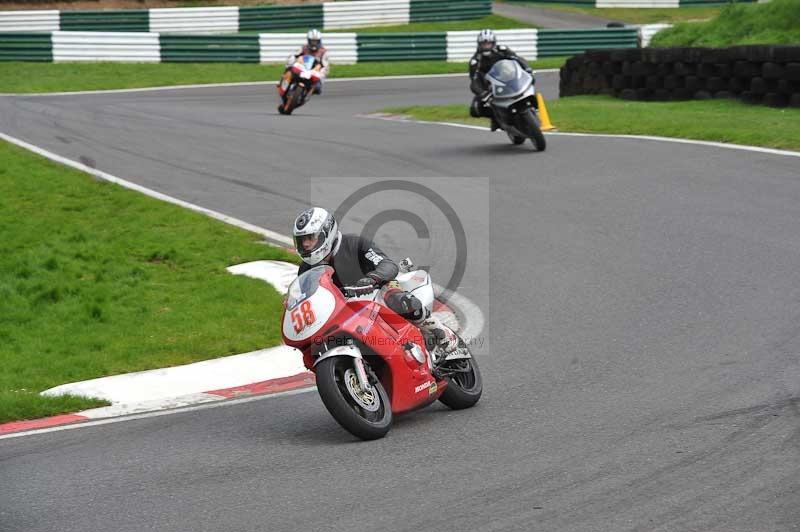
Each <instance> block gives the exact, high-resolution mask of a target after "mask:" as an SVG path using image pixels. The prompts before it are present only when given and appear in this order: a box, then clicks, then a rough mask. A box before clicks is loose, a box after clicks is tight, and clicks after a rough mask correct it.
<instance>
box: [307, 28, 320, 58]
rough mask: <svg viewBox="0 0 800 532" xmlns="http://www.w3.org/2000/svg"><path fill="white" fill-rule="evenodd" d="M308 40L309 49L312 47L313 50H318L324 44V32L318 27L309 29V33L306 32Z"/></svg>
mask: <svg viewBox="0 0 800 532" xmlns="http://www.w3.org/2000/svg"><path fill="white" fill-rule="evenodd" d="M306 41H307V42H308V47H309V49H311V51H312V52H316V51H317V50H319V48H320V46H322V34H321V33H320V32H319V30H317V29H311V30H308V33H306Z"/></svg>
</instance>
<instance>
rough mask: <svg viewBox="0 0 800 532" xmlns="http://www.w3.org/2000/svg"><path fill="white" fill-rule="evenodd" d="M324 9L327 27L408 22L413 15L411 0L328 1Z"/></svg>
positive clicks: (387, 24)
mask: <svg viewBox="0 0 800 532" xmlns="http://www.w3.org/2000/svg"><path fill="white" fill-rule="evenodd" d="M322 9H323V13H324V18H325V29H332V28H334V29H335V28H355V27H358V26H393V25H399V24H408V23H409V20H410V17H411V2H410V1H409V0H362V1H360V2H326V3H324V4H322Z"/></svg>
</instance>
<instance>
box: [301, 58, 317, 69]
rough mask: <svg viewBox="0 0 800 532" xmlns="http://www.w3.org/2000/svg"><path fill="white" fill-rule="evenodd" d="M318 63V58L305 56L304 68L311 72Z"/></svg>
mask: <svg viewBox="0 0 800 532" xmlns="http://www.w3.org/2000/svg"><path fill="white" fill-rule="evenodd" d="M316 62H317V58H316V57H314V56H313V55H304V56H303V66H304V67H306V70H311V69H313V68H314V63H316Z"/></svg>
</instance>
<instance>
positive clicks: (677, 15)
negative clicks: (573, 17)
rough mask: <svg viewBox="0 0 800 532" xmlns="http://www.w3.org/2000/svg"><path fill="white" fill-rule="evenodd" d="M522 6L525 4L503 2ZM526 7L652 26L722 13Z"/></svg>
mask: <svg viewBox="0 0 800 532" xmlns="http://www.w3.org/2000/svg"><path fill="white" fill-rule="evenodd" d="M504 3H507V4H513V5H517V6H524V5H525V2H504ZM528 5H530V6H531V7H536V8H546V9H552V10H555V11H563V12H566V13H581V14H584V15H590V16H593V17H598V18H604V19H608V20H617V21H620V22H627V23H628V24H654V23H656V22H668V23H674V22H686V21H689V20H707V19H711V18H713V17H715V16H717V15H719V13H720V12H721V11H722V6H686V7H680V8H677V9H676V8H658V7H656V8H649V7H648V8H629V7H603V8H597V7H590V6H580V5H569V4H555V3H541V2H531V3H529V4H528Z"/></svg>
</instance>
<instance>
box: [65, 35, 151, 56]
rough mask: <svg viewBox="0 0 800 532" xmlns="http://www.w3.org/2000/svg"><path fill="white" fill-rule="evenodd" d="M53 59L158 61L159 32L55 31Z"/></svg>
mask: <svg viewBox="0 0 800 532" xmlns="http://www.w3.org/2000/svg"><path fill="white" fill-rule="evenodd" d="M53 61H124V62H135V63H158V62H160V61H161V46H160V45H159V42H158V33H129V32H108V33H105V32H98V31H54V32H53Z"/></svg>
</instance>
